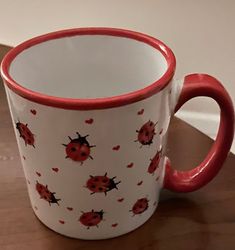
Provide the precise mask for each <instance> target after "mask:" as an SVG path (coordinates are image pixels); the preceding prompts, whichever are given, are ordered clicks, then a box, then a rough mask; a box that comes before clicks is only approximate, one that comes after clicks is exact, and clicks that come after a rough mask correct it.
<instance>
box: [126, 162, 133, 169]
mask: <svg viewBox="0 0 235 250" xmlns="http://www.w3.org/2000/svg"><path fill="white" fill-rule="evenodd" d="M133 166H134V163H133V162H131V163H130V164H128V165H127V166H126V167H127V168H132V167H133Z"/></svg>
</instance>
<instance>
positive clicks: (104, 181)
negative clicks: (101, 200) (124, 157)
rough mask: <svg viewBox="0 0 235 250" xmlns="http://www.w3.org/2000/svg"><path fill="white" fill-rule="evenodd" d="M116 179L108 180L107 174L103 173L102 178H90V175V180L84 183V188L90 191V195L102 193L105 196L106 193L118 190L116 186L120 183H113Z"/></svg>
mask: <svg viewBox="0 0 235 250" xmlns="http://www.w3.org/2000/svg"><path fill="white" fill-rule="evenodd" d="M115 178H116V176H115V177H113V178H109V177H107V173H105V175H104V176H99V175H97V176H92V175H90V179H89V180H88V181H87V183H86V187H87V188H88V189H89V190H90V191H92V193H91V194H94V193H104V194H105V195H107V192H109V191H111V190H112V189H114V188H115V189H118V188H117V185H118V184H119V183H120V182H121V181H119V182H116V183H115V181H114V179H115Z"/></svg>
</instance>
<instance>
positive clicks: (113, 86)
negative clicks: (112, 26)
mask: <svg viewBox="0 0 235 250" xmlns="http://www.w3.org/2000/svg"><path fill="white" fill-rule="evenodd" d="M167 68H168V65H167V60H166V58H165V57H164V55H163V54H162V52H160V51H159V50H158V49H156V48H154V47H153V46H151V45H149V44H147V43H145V42H142V41H138V40H135V39H132V38H127V37H121V36H111V35H99V34H96V35H89V34H88V35H74V36H70V37H60V38H56V39H52V40H47V41H43V42H41V43H38V44H35V45H33V46H31V47H29V48H26V49H24V50H23V51H22V52H21V53H19V54H17V55H16V57H15V58H14V59H13V61H12V62H11V64H10V67H9V75H10V76H11V78H12V79H13V80H14V81H15V82H17V83H18V84H19V85H21V86H23V87H24V88H26V89H29V90H32V91H35V92H38V93H42V94H45V95H49V96H55V97H62V98H79V99H87V98H105V97H112V96H118V95H122V94H125V93H130V92H133V91H137V90H140V89H143V88H145V87H147V86H149V85H150V84H152V83H154V82H156V81H158V80H159V79H160V78H161V77H162V76H163V75H164V74H165V72H166V71H167Z"/></svg>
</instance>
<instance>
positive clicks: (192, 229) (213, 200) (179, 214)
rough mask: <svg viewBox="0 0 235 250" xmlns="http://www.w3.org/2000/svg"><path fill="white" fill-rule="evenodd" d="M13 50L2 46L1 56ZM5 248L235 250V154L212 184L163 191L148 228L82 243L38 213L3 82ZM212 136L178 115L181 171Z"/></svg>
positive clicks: (0, 245) (0, 162) (176, 152)
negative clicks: (49, 225) (48, 224)
mask: <svg viewBox="0 0 235 250" xmlns="http://www.w3.org/2000/svg"><path fill="white" fill-rule="evenodd" d="M8 49H9V48H8V47H6V46H0V57H2V56H3V55H4V54H5V53H6V52H7V50H8ZM0 119H1V122H0V169H1V174H0V187H1V189H0V249H1V250H21V249H22V250H31V249H34V250H50V249H56V250H62V249H69V250H75V249H84V250H89V249H96V250H110V249H120V248H122V249H123V250H125V249H128V250H130V249H131V250H132V249H133V250H150V249H151V250H152V249H153V250H155V249H162V250H165V249H174V250H175V249H177V250H178V249H190V250H194V249H195V250H196V249H197V250H198V249H208V250H209V249H213V250H216V249H219V250H224V249H225V250H227V249H231V250H232V249H235V168H234V165H235V156H234V155H232V154H230V155H229V156H228V158H227V161H226V163H225V164H224V168H223V169H222V171H221V172H220V173H219V175H218V176H217V178H216V179H214V180H213V181H212V182H211V183H210V184H209V185H207V186H206V187H204V188H202V189H201V190H199V191H197V192H194V193H189V194H175V193H171V192H168V191H166V190H163V192H162V196H161V202H160V205H159V207H158V209H157V212H156V213H155V214H154V215H153V216H152V217H151V219H150V220H149V221H148V222H147V223H145V224H144V225H143V226H142V227H140V228H139V229H137V230H135V231H134V232H132V233H129V234H127V235H124V236H121V237H118V238H115V239H111V240H105V241H82V240H75V239H70V238H66V237H64V236H61V235H59V234H57V233H54V232H53V231H51V230H50V229H48V228H47V227H45V226H44V225H42V224H41V223H40V222H39V221H38V219H37V218H36V217H35V216H34V214H33V211H32V209H31V207H30V202H29V198H28V194H27V189H26V182H25V179H24V175H23V172H22V168H21V163H20V159H19V154H18V150H17V146H16V141H15V137H14V134H13V128H12V124H11V120H10V114H9V110H8V107H7V102H6V98H5V93H4V89H3V86H2V84H1V86H0ZM211 144H212V140H211V139H209V138H208V137H207V136H205V135H204V134H202V133H201V132H199V131H197V130H196V129H195V128H192V127H191V126H189V125H188V124H186V123H185V122H183V121H181V120H179V119H176V118H174V119H173V120H172V122H171V127H170V131H169V145H168V149H167V154H168V155H169V156H170V158H171V160H172V162H173V165H175V167H176V168H178V169H189V168H192V167H193V166H195V165H196V164H198V163H199V162H200V161H201V160H202V159H203V157H204V156H205V154H206V152H207V151H208V149H209V148H210V146H211Z"/></svg>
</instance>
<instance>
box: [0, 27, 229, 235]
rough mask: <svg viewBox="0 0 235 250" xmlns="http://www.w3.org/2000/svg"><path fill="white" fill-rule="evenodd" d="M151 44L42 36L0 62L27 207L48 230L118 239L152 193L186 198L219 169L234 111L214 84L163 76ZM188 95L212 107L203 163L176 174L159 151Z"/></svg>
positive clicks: (152, 201) (127, 38) (78, 34)
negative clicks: (213, 133)
mask: <svg viewBox="0 0 235 250" xmlns="http://www.w3.org/2000/svg"><path fill="white" fill-rule="evenodd" d="M175 67H176V61H175V57H174V54H173V52H172V51H171V50H170V49H169V48H168V47H167V46H166V45H165V44H163V43H162V42H161V41H159V40H157V39H155V38H153V37H150V36H148V35H145V34H141V33H137V32H134V31H128V30H122V29H113V28H78V29H71V30H63V31H58V32H53V33H49V34H46V35H42V36H39V37H36V38H33V39H31V40H28V41H26V42H24V43H22V44H20V45H18V46H17V47H15V48H13V49H12V50H11V51H10V52H9V53H8V54H7V55H6V56H5V58H4V59H3V62H2V65H1V74H2V78H3V80H4V83H5V89H6V93H7V98H8V103H9V107H10V111H11V116H12V121H13V124H14V128H15V134H16V138H17V143H18V147H19V151H20V155H21V159H22V165H23V168H24V173H25V177H26V179H27V181H28V191H29V196H30V201H31V204H32V208H33V210H34V212H35V214H36V216H37V217H38V218H39V219H40V220H41V221H42V222H43V223H44V224H45V225H47V226H48V227H49V228H51V229H53V230H54V231H56V232H59V233H61V234H63V235H67V236H70V237H74V238H81V239H106V238H112V237H115V236H119V235H122V234H125V233H128V232H130V231H132V230H134V229H135V228H137V227H139V226H140V225H142V224H143V223H144V222H145V221H147V220H148V219H149V218H150V216H151V215H152V214H153V212H154V211H155V209H156V207H157V204H158V199H159V192H160V190H161V188H166V189H170V190H172V191H176V192H190V191H194V190H196V189H198V188H201V187H202V186H204V185H205V184H207V183H208V182H209V181H210V180H211V179H212V178H213V177H214V176H215V175H216V174H217V173H218V171H219V170H220V168H221V166H222V164H223V162H224V160H225V159H226V156H227V154H228V152H229V149H230V147H231V143H232V141H233V134H234V110H233V105H232V102H231V99H230V97H229V95H228V93H227V92H226V90H225V89H224V87H223V86H222V85H221V84H220V83H219V81H218V80H216V79H215V78H213V77H212V76H209V75H206V74H191V75H188V76H186V77H185V78H184V79H183V80H182V81H181V82H176V81H175V80H174V79H173V76H174V72H175ZM197 96H207V97H210V98H213V99H214V100H215V101H216V102H217V103H218V105H219V107H220V110H221V113H220V118H221V119H220V127H219V131H218V134H217V137H216V140H215V143H214V145H213V146H212V148H211V150H210V152H209V153H208V155H207V156H206V158H205V159H204V161H203V162H202V163H201V164H200V165H198V166H196V167H195V168H194V169H192V170H190V171H177V170H174V169H173V168H172V167H171V164H170V161H169V159H168V158H167V156H166V155H165V148H166V137H167V131H168V127H169V122H170V118H171V116H172V115H173V114H174V113H175V112H176V111H177V110H178V109H179V108H180V107H181V106H182V105H183V104H184V103H185V102H186V101H188V100H190V99H191V98H194V97H197Z"/></svg>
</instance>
